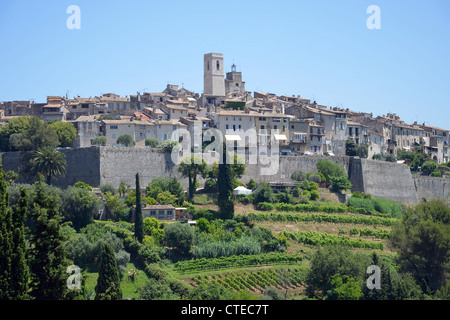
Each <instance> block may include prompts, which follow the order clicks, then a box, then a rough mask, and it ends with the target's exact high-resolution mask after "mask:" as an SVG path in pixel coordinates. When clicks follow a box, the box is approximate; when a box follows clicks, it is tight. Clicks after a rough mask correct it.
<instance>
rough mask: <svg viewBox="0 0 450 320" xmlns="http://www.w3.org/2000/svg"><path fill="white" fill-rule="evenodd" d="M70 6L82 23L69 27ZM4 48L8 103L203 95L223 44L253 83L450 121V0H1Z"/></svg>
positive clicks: (1, 90)
mask: <svg viewBox="0 0 450 320" xmlns="http://www.w3.org/2000/svg"><path fill="white" fill-rule="evenodd" d="M72 4H74V5H78V6H79V7H80V10H81V29H80V30H69V29H68V28H67V27H66V20H67V18H68V17H69V16H70V15H69V14H67V13H66V10H67V7H68V6H69V5H72ZM370 5H377V6H379V8H380V10H381V29H380V30H370V29H368V28H367V27H366V20H367V19H368V18H369V16H370V14H367V13H366V9H367V7H368V6H370ZM0 48H1V49H0V72H1V78H0V101H9V100H28V99H33V100H35V101H36V102H45V99H46V96H47V95H65V94H66V93H67V92H68V95H69V96H70V97H72V96H75V95H80V96H83V97H89V96H95V95H99V94H101V93H106V92H114V93H117V94H120V95H123V96H125V95H130V94H135V93H136V92H137V91H141V92H142V91H150V92H160V91H162V90H164V89H165V87H166V85H167V84H168V83H170V84H178V85H183V86H184V87H185V88H187V89H189V90H192V91H195V92H199V93H202V90H203V70H202V68H203V54H205V53H209V52H220V53H223V54H224V58H225V65H226V66H227V68H228V70H229V68H230V66H231V65H232V64H233V62H234V63H235V64H236V65H237V66H238V71H242V73H243V78H244V81H246V89H247V90H249V91H264V92H271V93H275V94H279V95H282V94H285V95H292V94H295V95H301V96H302V97H305V98H308V99H312V100H316V101H317V102H318V103H319V104H325V105H327V106H333V107H334V106H338V107H344V108H350V109H352V110H356V111H365V112H373V114H374V115H382V114H386V113H388V112H393V113H397V114H398V115H400V117H401V118H402V119H403V120H405V121H406V122H409V123H412V122H414V121H418V122H419V123H422V122H425V123H427V124H430V125H434V126H438V127H443V128H445V129H450V120H449V119H450V112H449V110H450V78H449V77H450V1H448V0H441V1H439V0H430V1H405V0H396V1H385V0H340V1H337V0H334V1H333V0H317V1H300V0H294V1H283V0H278V1H265V0H258V1H254V0H240V1H235V0H228V1H215V0H208V1H196V0H189V1H187V0H172V1H134V0H129V1H92V0H91V1H82V0H70V1H65V0H58V1H56V0H55V1H23V0H14V1H10V0H2V1H0Z"/></svg>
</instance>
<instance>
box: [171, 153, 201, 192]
mask: <svg viewBox="0 0 450 320" xmlns="http://www.w3.org/2000/svg"><path fill="white" fill-rule="evenodd" d="M177 171H178V172H180V173H181V175H182V176H183V177H184V178H188V183H189V192H188V195H189V200H192V198H193V197H194V193H195V188H196V184H197V176H198V175H200V176H201V177H202V178H206V175H207V173H208V166H207V165H206V162H205V160H203V158H201V157H197V156H194V155H191V156H188V157H185V158H184V159H182V160H181V162H180V165H179V166H178V167H177Z"/></svg>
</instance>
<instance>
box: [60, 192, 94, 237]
mask: <svg viewBox="0 0 450 320" xmlns="http://www.w3.org/2000/svg"><path fill="white" fill-rule="evenodd" d="M61 200H62V203H61V209H62V212H63V216H64V219H65V220H66V221H71V222H72V226H73V228H74V229H75V230H77V231H79V230H80V229H81V228H84V227H85V226H87V225H88V224H90V223H91V222H92V221H93V218H94V216H95V215H96V214H97V213H98V210H99V207H100V202H99V200H98V198H97V196H96V195H95V194H93V193H92V192H90V191H88V190H86V189H82V188H77V187H68V188H67V189H66V190H64V191H62V192H61Z"/></svg>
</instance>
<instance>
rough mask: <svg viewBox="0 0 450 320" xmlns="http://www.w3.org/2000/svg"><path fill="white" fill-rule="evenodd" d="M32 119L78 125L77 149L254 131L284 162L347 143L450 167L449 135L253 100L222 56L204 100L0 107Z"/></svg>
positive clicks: (159, 95)
mask: <svg viewBox="0 0 450 320" xmlns="http://www.w3.org/2000/svg"><path fill="white" fill-rule="evenodd" d="M23 115H33V116H37V117H40V118H41V119H43V120H46V121H52V120H61V121H70V122H72V123H73V124H74V125H75V127H76V129H77V139H76V141H75V142H74V145H73V146H74V147H89V146H90V145H91V144H92V141H93V140H94V139H95V138H96V137H98V136H105V137H106V139H107V144H108V145H109V146H113V147H114V146H118V145H117V138H118V137H119V136H120V135H122V134H125V133H126V134H130V135H131V136H132V137H133V139H134V141H135V142H136V147H142V146H144V141H145V139H146V138H155V139H157V140H158V141H159V142H163V141H165V140H168V139H175V140H178V139H180V137H179V136H177V135H176V134H175V135H172V133H173V132H177V129H186V130H187V131H189V132H191V133H193V132H194V128H195V126H196V125H197V124H198V123H201V127H202V129H203V130H206V129H208V128H215V129H218V130H219V131H220V132H221V133H222V135H224V136H225V135H236V134H238V133H239V134H241V133H243V132H248V131H249V130H255V131H256V134H257V139H258V144H265V145H267V146H268V147H271V143H272V137H275V138H276V140H277V142H278V143H279V145H280V153H281V154H283V155H294V156H295V155H305V154H306V155H308V154H310V155H322V154H328V155H343V154H345V142H346V140H347V139H352V140H354V141H355V143H356V144H357V145H365V146H367V149H368V157H369V158H371V157H372V156H373V155H374V154H382V155H386V154H394V155H396V154H397V151H398V149H403V150H412V149H414V148H415V147H421V148H422V149H423V150H425V151H426V152H428V153H430V154H431V156H432V158H433V159H434V160H435V161H436V162H438V163H443V162H448V161H449V153H448V145H449V143H450V140H449V139H450V137H449V131H448V130H445V129H441V128H436V127H432V126H429V125H425V124H418V123H414V124H407V123H405V122H404V121H402V120H401V119H400V118H399V117H398V116H397V115H396V114H387V115H383V116H377V117H374V116H373V114H368V113H361V112H355V111H352V110H349V109H344V108H337V107H327V106H325V105H320V104H318V103H317V102H316V101H311V100H310V99H307V98H304V97H301V96H299V95H296V96H295V95H293V96H287V95H281V96H279V95H276V94H273V93H267V92H259V91H255V92H253V93H252V92H249V91H247V90H246V89H245V82H244V81H243V78H242V73H241V72H238V71H237V68H236V65H234V64H233V65H232V66H231V70H230V72H227V73H226V76H225V67H224V63H223V55H222V54H220V53H208V54H205V55H204V90H203V93H202V94H198V93H195V92H193V91H190V90H187V89H186V88H184V87H180V86H178V85H173V84H168V85H167V87H166V88H165V89H164V90H163V91H162V92H143V93H141V92H137V93H136V94H134V95H130V96H125V97H121V96H119V95H117V94H114V93H106V94H102V95H99V96H95V97H89V98H83V97H79V96H78V97H74V98H68V97H67V96H66V97H60V96H48V97H47V102H46V103H34V102H32V101H9V102H3V103H0V125H1V124H2V123H6V122H7V121H9V119H11V118H12V117H16V116H23Z"/></svg>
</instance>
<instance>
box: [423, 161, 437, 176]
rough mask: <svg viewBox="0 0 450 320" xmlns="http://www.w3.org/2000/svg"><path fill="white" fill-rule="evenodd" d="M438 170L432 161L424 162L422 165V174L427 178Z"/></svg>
mask: <svg viewBox="0 0 450 320" xmlns="http://www.w3.org/2000/svg"><path fill="white" fill-rule="evenodd" d="M437 169H438V165H437V163H436V162H434V161H425V162H424V163H423V164H422V172H423V173H424V174H426V175H427V176H429V175H430V174H431V173H432V172H434V171H436V170H437Z"/></svg>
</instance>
